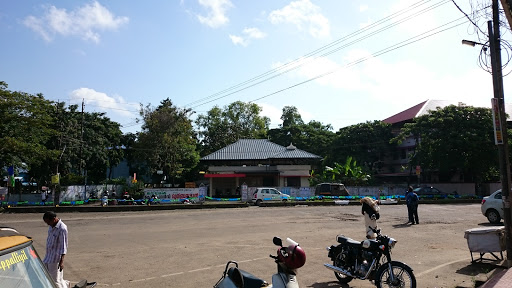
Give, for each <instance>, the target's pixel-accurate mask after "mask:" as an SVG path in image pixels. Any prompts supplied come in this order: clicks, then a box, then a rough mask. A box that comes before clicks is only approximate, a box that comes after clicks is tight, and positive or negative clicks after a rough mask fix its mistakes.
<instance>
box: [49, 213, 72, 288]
mask: <svg viewBox="0 0 512 288" xmlns="http://www.w3.org/2000/svg"><path fill="white" fill-rule="evenodd" d="M43 221H44V222H45V223H46V224H48V226H49V227H48V238H47V240H46V255H45V257H44V259H43V263H44V264H45V266H46V268H47V269H48V272H49V273H50V276H52V278H53V280H54V281H55V284H56V285H57V287H58V288H68V287H70V286H69V285H70V284H69V281H67V280H64V278H63V275H64V272H63V270H64V256H65V255H66V253H67V252H68V227H67V226H66V224H64V222H62V220H60V219H59V218H57V214H55V212H53V211H48V212H45V213H44V215H43Z"/></svg>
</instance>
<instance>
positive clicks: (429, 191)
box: [413, 186, 458, 197]
mask: <svg viewBox="0 0 512 288" xmlns="http://www.w3.org/2000/svg"><path fill="white" fill-rule="evenodd" d="M413 191H414V192H415V193H416V194H418V196H420V197H421V196H433V197H436V196H438V197H446V196H449V195H452V196H456V195H458V194H457V192H455V191H453V192H452V193H447V192H443V191H441V190H439V189H437V188H435V187H432V186H423V187H417V188H414V189H413Z"/></svg>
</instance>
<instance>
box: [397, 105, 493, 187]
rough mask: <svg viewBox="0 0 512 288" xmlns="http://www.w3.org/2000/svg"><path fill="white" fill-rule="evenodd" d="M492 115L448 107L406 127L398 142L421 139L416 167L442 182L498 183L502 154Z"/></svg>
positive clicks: (468, 109) (471, 109) (485, 109)
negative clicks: (496, 140) (499, 154)
mask: <svg viewBox="0 0 512 288" xmlns="http://www.w3.org/2000/svg"><path fill="white" fill-rule="evenodd" d="M492 123H493V122H492V112H491V110H490V109H488V108H476V107H472V106H454V105H451V106H447V107H445V108H442V109H441V108H438V109H436V110H435V111H430V113H429V114H426V115H423V116H420V117H418V118H416V119H415V120H414V122H413V123H409V124H406V125H405V126H404V128H403V129H402V131H401V133H400V135H399V136H398V137H397V138H396V139H395V141H398V142H399V141H401V140H403V139H405V138H406V137H408V136H409V135H413V136H414V137H415V138H416V139H418V145H417V148H416V154H415V155H414V157H413V158H412V159H411V161H412V164H413V165H420V166H421V167H422V170H423V173H424V174H425V176H426V177H427V178H428V177H431V176H432V175H434V174H438V175H439V180H440V181H450V180H451V179H452V177H453V176H454V175H460V176H461V177H462V179H456V180H457V181H477V182H480V181H492V180H498V179H499V174H498V173H497V169H496V168H497V167H498V152H497V147H496V145H495V144H494V134H493V124H492Z"/></svg>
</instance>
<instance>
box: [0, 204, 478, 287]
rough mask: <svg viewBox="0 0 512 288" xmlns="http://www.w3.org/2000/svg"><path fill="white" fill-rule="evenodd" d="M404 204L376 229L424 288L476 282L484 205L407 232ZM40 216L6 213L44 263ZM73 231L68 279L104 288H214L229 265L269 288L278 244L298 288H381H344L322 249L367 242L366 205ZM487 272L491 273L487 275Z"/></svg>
mask: <svg viewBox="0 0 512 288" xmlns="http://www.w3.org/2000/svg"><path fill="white" fill-rule="evenodd" d="M406 210H407V209H406V207H405V206H404V205H382V206H381V219H380V220H379V221H378V223H379V226H380V227H381V229H382V231H383V233H384V234H388V235H390V236H391V237H393V238H395V239H397V240H398V243H397V245H396V246H395V249H394V250H393V254H392V257H393V259H394V260H398V261H403V262H406V263H407V264H409V265H410V266H411V267H412V268H413V269H414V273H415V275H416V278H417V281H418V287H456V286H457V285H461V284H466V285H467V286H464V285H463V287H470V285H469V284H470V283H471V282H472V281H473V280H474V277H473V276H471V275H469V274H470V272H472V266H471V265H470V262H471V256H470V253H469V249H468V246H467V241H466V239H464V231H465V230H467V229H470V228H475V227H480V226H488V223H487V220H486V218H485V217H484V216H483V215H482V214H481V212H480V204H453V205H435V204H424V205H420V208H419V216H420V224H419V225H413V226H411V225H407V224H404V223H405V222H407V217H406V214H407V211H406ZM42 216H43V215H42V214H0V223H1V225H2V226H11V227H14V228H16V229H18V230H19V231H20V232H23V233H26V234H28V235H29V236H31V237H32V238H33V240H34V243H35V247H36V250H38V252H39V254H40V256H41V257H44V253H45V252H44V251H45V250H44V245H45V241H46V233H47V226H46V225H45V224H44V222H43V221H42ZM58 216H59V217H61V218H62V219H63V221H64V222H65V223H66V224H67V225H68V229H69V251H68V255H67V256H66V266H65V270H64V276H65V277H64V278H65V279H68V280H71V281H72V282H77V281H78V280H80V279H82V278H86V279H88V280H91V281H92V280H93V281H97V282H98V284H99V285H98V287H212V286H213V284H214V283H215V282H216V281H217V280H218V279H219V278H220V277H221V274H222V272H223V269H224V266H225V264H226V262H227V261H228V260H236V261H238V262H239V266H240V268H241V269H243V270H246V271H249V272H251V273H253V274H255V275H256V276H259V277H261V278H263V279H265V280H267V281H270V279H271V275H272V274H273V273H275V271H276V267H275V264H274V263H273V261H272V259H270V258H269V257H268V255H269V254H271V253H272V254H275V252H276V250H277V248H276V246H274V245H273V244H272V237H273V236H280V237H282V238H283V239H285V238H286V237H290V238H292V239H294V240H295V241H297V242H298V243H299V244H300V245H301V246H302V247H303V248H304V250H305V251H306V254H307V261H306V264H305V266H304V267H303V268H301V269H300V270H299V273H298V279H299V284H300V285H301V287H313V288H326V287H374V286H372V284H371V283H370V282H369V281H362V280H353V281H352V282H350V283H349V285H345V286H340V285H339V284H338V282H336V278H335V277H334V275H333V272H331V271H329V270H327V269H326V268H324V267H323V263H327V262H328V260H329V259H328V258H327V251H326V250H325V247H328V246H330V245H332V244H335V236H336V235H337V234H344V235H346V236H349V237H352V238H354V239H357V240H362V239H363V236H364V220H363V216H362V215H361V207H360V206H315V207H313V206H294V207H253V206H251V207H248V208H232V209H204V210H172V211H147V212H119V213H118V212H105V213H61V214H59V215H58ZM484 272H485V271H484Z"/></svg>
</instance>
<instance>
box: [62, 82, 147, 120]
mask: <svg viewBox="0 0 512 288" xmlns="http://www.w3.org/2000/svg"><path fill="white" fill-rule="evenodd" d="M70 97H71V100H72V101H73V100H79V101H82V99H83V100H84V103H85V105H86V107H87V105H90V106H92V109H93V110H100V111H103V112H108V114H109V115H107V116H108V117H109V118H111V119H112V118H114V117H115V116H119V117H125V118H126V117H131V118H136V117H137V112H136V111H137V109H138V107H137V104H130V103H127V102H126V101H125V100H124V99H123V98H122V97H121V96H119V95H115V96H112V97H111V96H108V95H107V94H106V93H103V92H98V91H96V90H94V89H91V88H83V87H82V88H78V89H76V90H73V91H72V92H71V93H70ZM112 116H114V117H112Z"/></svg>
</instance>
